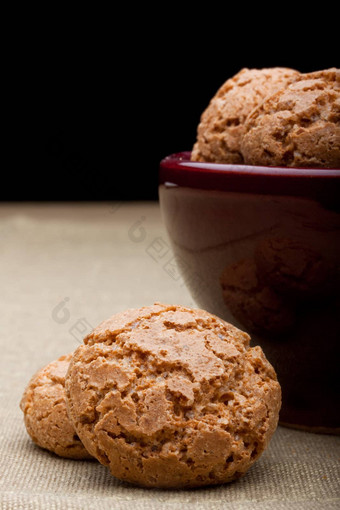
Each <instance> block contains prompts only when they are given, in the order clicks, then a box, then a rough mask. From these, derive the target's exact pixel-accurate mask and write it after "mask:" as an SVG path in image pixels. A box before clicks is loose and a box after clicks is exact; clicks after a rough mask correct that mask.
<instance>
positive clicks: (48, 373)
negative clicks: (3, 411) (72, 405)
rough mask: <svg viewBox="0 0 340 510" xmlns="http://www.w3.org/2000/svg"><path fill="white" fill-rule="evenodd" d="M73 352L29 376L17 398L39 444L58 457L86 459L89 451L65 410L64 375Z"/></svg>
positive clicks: (26, 422)
mask: <svg viewBox="0 0 340 510" xmlns="http://www.w3.org/2000/svg"><path fill="white" fill-rule="evenodd" d="M71 357H72V354H68V355H66V356H61V357H60V358H58V359H57V360H56V361H53V362H52V363H49V364H48V365H47V366H46V367H44V368H42V369H41V370H39V371H38V372H37V373H36V374H35V375H34V376H33V377H32V378H31V380H30V382H29V383H28V386H27V388H26V390H25V393H24V395H23V397H22V399H21V402H20V408H21V410H22V411H23V413H24V420H25V425H26V429H27V432H28V434H29V435H30V437H31V438H32V440H33V441H34V442H35V443H36V444H37V445H38V446H40V447H41V448H45V449H46V450H49V451H51V452H54V453H56V454H57V455H59V456H60V457H67V458H71V459H87V458H91V455H90V454H89V453H88V452H87V450H86V449H85V448H84V446H83V444H82V442H81V441H80V439H79V437H78V436H77V434H76V432H75V430H74V428H73V426H72V425H71V422H70V420H69V418H68V415H67V412H66V403H65V375H66V372H67V369H68V366H69V363H70V359H71Z"/></svg>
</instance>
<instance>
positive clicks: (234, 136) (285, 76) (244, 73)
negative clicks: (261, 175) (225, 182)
mask: <svg viewBox="0 0 340 510" xmlns="http://www.w3.org/2000/svg"><path fill="white" fill-rule="evenodd" d="M297 76H299V73H298V72H297V71H295V70H293V69H287V68H282V67H274V68H268V69H242V70H241V71H240V72H238V73H237V74H236V75H235V76H233V77H232V78H230V79H229V80H227V81H226V82H225V83H224V84H223V85H222V86H221V87H220V89H219V90H218V91H217V93H216V95H215V96H214V97H213V98H212V99H211V101H210V103H209V105H208V107H207V108H206V110H205V111H204V112H203V114H202V116H201V120H200V123H199V126H198V129H197V141H196V143H195V145H194V147H193V151H192V155H191V159H192V160H193V161H209V162H215V163H236V164H237V163H243V157H242V154H241V151H240V142H241V138H242V136H243V132H244V123H245V121H246V118H247V116H248V115H249V113H250V112H251V111H252V110H253V109H254V108H255V107H256V106H258V105H259V104H260V103H261V102H262V101H263V99H264V98H265V97H266V96H267V95H268V94H270V95H271V94H273V93H274V92H276V91H277V90H278V89H279V88H282V87H285V86H286V85H287V83H289V82H290V81H292V80H293V79H295V78H296V77H297Z"/></svg>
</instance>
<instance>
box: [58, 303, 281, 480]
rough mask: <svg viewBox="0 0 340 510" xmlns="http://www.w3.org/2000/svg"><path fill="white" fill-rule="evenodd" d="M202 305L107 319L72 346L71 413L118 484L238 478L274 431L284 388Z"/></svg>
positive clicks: (256, 351)
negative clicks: (197, 308) (122, 482)
mask: <svg viewBox="0 0 340 510" xmlns="http://www.w3.org/2000/svg"><path fill="white" fill-rule="evenodd" d="M249 340H250V338H249V336H248V335H247V334H246V333H243V332H242V331H240V330H238V329H237V328H235V327H234V326H232V325H230V324H228V323H226V322H224V321H222V320H220V319H219V318H217V317H216V316H214V315H211V314H209V313H207V312H205V311H203V310H194V309H190V308H185V307H183V306H175V305H163V304H155V305H153V306H149V307H144V308H139V309H132V310H127V311H126V312H124V313H119V314H116V315H113V316H112V317H111V318H110V319H108V320H107V321H105V322H103V323H102V324H100V325H99V326H98V327H97V328H95V329H94V330H93V332H92V333H91V334H90V335H88V336H87V337H86V338H85V340H84V345H81V346H79V347H78V349H77V350H76V351H75V353H74V356H73V358H72V360H71V363H70V368H69V371H68V374H67V377H66V394H67V405H68V411H69V416H70V418H71V419H72V421H73V424H74V427H75V429H76V430H77V433H78V434H79V437H80V438H81V439H82V441H83V443H84V445H85V446H86V448H87V449H88V451H89V452H90V453H91V454H92V455H93V456H95V457H96V458H97V459H98V460H99V461H100V462H101V463H102V464H105V465H107V466H109V468H110V470H111V473H112V474H113V475H114V476H116V477H117V478H119V479H121V480H125V481H128V482H131V483H134V484H137V485H141V486H148V487H163V488H166V487H194V486H201V485H210V484H218V483H223V482H229V481H231V480H234V479H236V478H238V477H240V476H242V475H243V474H244V473H245V472H246V471H247V470H248V468H249V467H250V466H251V465H252V464H253V463H254V462H255V460H256V459H258V457H259V456H260V455H261V453H262V452H263V450H264V449H265V448H266V446H267V444H268V442H269V440H270V438H271V436H272V434H273V433H274V431H275V429H276V426H277V422H278V413H279V409H280V404H281V390H280V385H279V383H278V382H277V379H276V374H275V371H274V369H273V368H272V366H271V365H270V364H269V362H268V361H267V360H266V358H265V356H264V354H263V352H262V350H261V348H260V347H254V348H250V347H249Z"/></svg>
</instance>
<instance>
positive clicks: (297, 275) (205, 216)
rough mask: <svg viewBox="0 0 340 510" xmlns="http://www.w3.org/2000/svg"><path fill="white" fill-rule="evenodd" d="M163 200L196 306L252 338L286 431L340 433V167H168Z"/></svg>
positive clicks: (176, 159)
mask: <svg viewBox="0 0 340 510" xmlns="http://www.w3.org/2000/svg"><path fill="white" fill-rule="evenodd" d="M159 175H160V186H159V198H160V206H161V210H162V215H163V219H164V222H165V226H166V228H167V231H168V234H169V238H170V241H171V244H172V248H173V251H174V254H175V257H176V260H177V264H178V267H179V269H180V271H181V274H182V276H183V278H184V280H185V282H186V284H187V287H188V288H189V290H190V292H191V294H192V296H193V298H194V299H195V302H196V303H197V306H199V307H201V308H204V309H206V310H208V311H209V312H211V313H214V314H216V315H218V316H220V317H222V318H223V319H225V320H227V321H229V322H231V323H233V324H235V325H236V326H238V327H239V328H240V329H243V330H245V331H248V332H249V333H250V335H251V337H252V340H253V343H257V344H259V345H261V346H262V348H263V350H264V352H265V354H266V356H267V357H268V359H269V360H270V361H271V363H272V364H273V366H274V367H275V369H276V371H277V374H278V379H279V381H280V383H281V386H282V393H283V402H282V409H281V414H280V419H281V423H282V424H287V425H291V426H294V427H301V428H304V429H307V430H312V431H315V432H331V433H339V431H340V415H339V409H340V406H339V405H338V398H339V352H340V349H339V345H340V327H339V316H340V300H339V297H338V285H339V280H340V269H339V260H340V169H339V170H336V169H306V168H304V169H298V168H276V167H255V166H246V165H225V164H215V163H197V162H192V161H190V152H183V153H179V154H173V155H171V156H169V157H167V158H165V159H163V160H162V161H161V163H160V174H159Z"/></svg>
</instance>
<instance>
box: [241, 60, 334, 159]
mask: <svg viewBox="0 0 340 510" xmlns="http://www.w3.org/2000/svg"><path fill="white" fill-rule="evenodd" d="M241 152H242V155H243V158H244V162H245V163H247V164H250V165H269V166H275V165H277V166H289V167H318V168H327V167H329V168H340V70H339V69H335V68H332V69H327V70H324V71H318V72H315V73H308V74H302V75H300V76H299V77H298V78H297V79H296V80H295V81H293V83H291V84H290V85H288V86H286V87H281V88H280V89H279V90H278V91H277V92H275V93H274V94H272V95H271V96H269V97H267V98H266V99H265V100H264V101H263V102H262V104H260V105H259V106H258V107H257V108H256V109H255V110H254V111H252V112H251V114H250V115H249V116H248V118H247V121H246V122H245V134H244V136H243V138H242V141H241Z"/></svg>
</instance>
